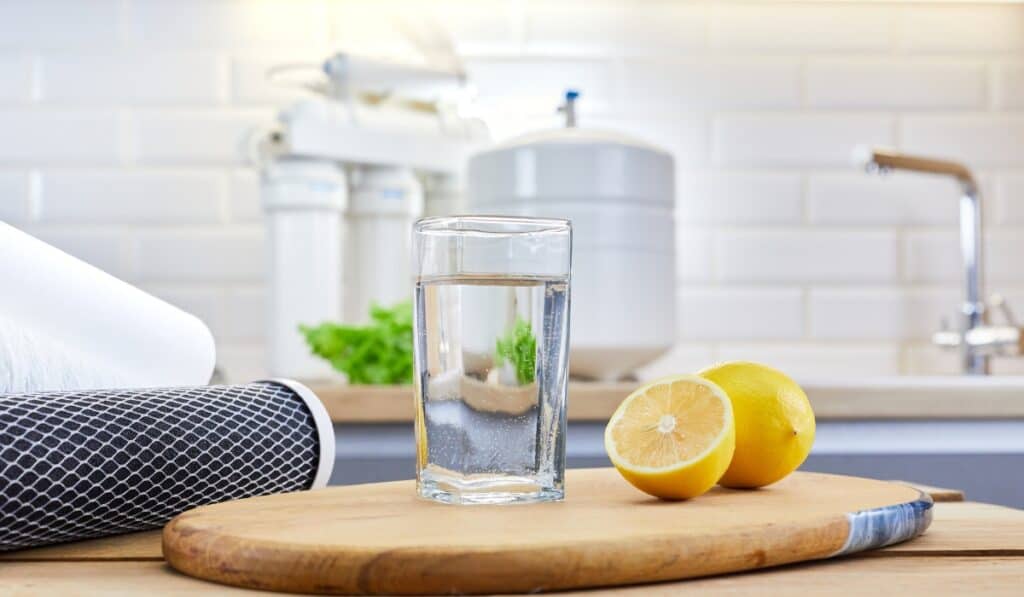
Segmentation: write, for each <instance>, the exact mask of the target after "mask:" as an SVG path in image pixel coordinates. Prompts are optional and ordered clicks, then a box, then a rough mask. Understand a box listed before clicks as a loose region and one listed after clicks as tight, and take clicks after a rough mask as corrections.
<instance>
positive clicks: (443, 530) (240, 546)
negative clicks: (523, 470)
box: [163, 469, 920, 594]
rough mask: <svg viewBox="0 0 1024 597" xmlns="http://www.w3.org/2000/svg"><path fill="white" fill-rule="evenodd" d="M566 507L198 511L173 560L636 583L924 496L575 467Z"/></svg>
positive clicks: (179, 529) (340, 497)
mask: <svg viewBox="0 0 1024 597" xmlns="http://www.w3.org/2000/svg"><path fill="white" fill-rule="evenodd" d="M566 487H567V499H566V501H565V502H562V503H551V504H538V505H528V506H512V507H453V506H446V505H442V504H436V503H433V502H427V501H423V500H419V499H417V498H416V497H415V492H414V486H413V484H412V482H411V481H403V482H396V483H381V484H373V485H356V486H350V487H337V488H329V489H324V490H318V491H311V492H303V493H295V494H287V495H276V496H268V497H262V498H252V499H247V500H240V501H236V502H231V503H226V504H218V505H214V506H205V507H202V508H197V509H195V510H192V511H190V512H187V513H185V514H182V515H181V516H179V517H177V518H175V519H174V520H172V521H171V522H170V523H168V524H167V526H166V527H165V528H164V535H163V551H164V556H165V557H166V559H167V561H168V563H170V564H171V565H172V566H173V567H175V568H177V569H178V570H181V571H183V572H185V573H187V574H190V575H193V576H197V577H199V578H204V579H209V580H214V581H217V582H223V583H227V584H232V585H238V586H245V587H252V588H260V589H276V590H284V591H295V592H322V593H330V592H336V593H377V594H380V593H402V594H418V593H424V592H428V593H450V592H465V593H489V592H499V591H508V592H531V591H538V590H552V589H567V588H579V587H592V586H607V585H622V584H634V583H640V582H652V581H663V580H672V579H681V578H689V577H696V576H705V575H712V574H718V573H724V572H733V571H739V570H747V569H751V568H761V567H767V566H776V565H779V564H786V563H791V562H798V561H802V560H808V559H815V558H823V557H827V556H829V555H832V554H834V553H835V552H836V551H837V550H839V549H840V548H841V547H842V546H843V544H844V542H845V541H846V538H847V534H848V528H849V527H848V522H847V518H846V514H847V513H852V512H857V511H862V510H871V509H876V508H881V507H884V506H890V505H894V504H902V503H908V502H912V501H915V500H916V499H918V497H919V496H920V493H919V492H918V491H917V490H916V489H913V488H911V487H907V486H903V485H897V484H892V483H887V482H883V481H873V480H868V479H857V478H852V477H841V476H835V475H822V474H815V473H796V474H793V475H791V476H790V477H789V478H787V479H786V480H784V481H782V482H780V483H778V484H776V485H774V486H771V487H769V488H765V489H761V490H756V491H737V490H728V489H723V488H716V489H714V490H712V492H710V493H709V494H707V495H705V496H702V497H700V498H697V499H694V500H690V501H686V502H663V501H658V500H655V499H652V498H650V497H648V496H646V495H644V494H641V493H639V492H638V491H636V490H634V489H633V488H632V487H630V486H629V485H628V484H626V483H625V482H623V481H622V479H621V478H619V477H618V474H617V473H616V472H615V471H614V470H613V469H583V470H571V471H569V472H568V476H567V483H566Z"/></svg>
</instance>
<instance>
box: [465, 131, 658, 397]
mask: <svg viewBox="0 0 1024 597" xmlns="http://www.w3.org/2000/svg"><path fill="white" fill-rule="evenodd" d="M466 201H467V205H468V207H469V210H470V211H472V212H474V213H491V214H499V215H527V216H537V217H559V218H568V219H569V220H570V221H571V222H572V225H573V269H572V322H571V325H572V328H571V330H570V355H571V356H570V360H569V362H570V368H571V373H572V374H573V375H574V376H577V377H586V378H592V379H601V380H612V379H619V378H621V377H623V376H626V375H628V374H629V373H631V372H632V371H633V370H634V369H636V368H637V367H639V366H641V365H644V364H646V363H648V362H650V361H652V360H654V359H655V358H657V357H658V356H659V355H661V354H662V353H664V352H665V351H667V350H668V349H669V348H671V346H672V344H673V341H674V339H675V329H676V327H675V322H676V313H675V281H676V276H675V271H676V268H675V223H674V220H673V214H674V211H675V180H674V164H673V159H672V156H671V155H670V154H669V153H667V152H666V151H663V150H661V149H658V148H657V147H654V146H651V145H648V144H646V143H644V142H642V141H638V140H636V139H632V138H630V137H627V136H623V135H620V134H617V133H613V132H607V131H598V130H588V129H579V128H565V129H556V130H551V131H543V132H539V133H533V134H529V135H526V136H523V137H519V138H517V139H513V140H511V141H509V142H506V143H503V144H501V145H499V146H497V147H495V148H493V149H490V150H487V151H484V152H482V153H479V154H477V155H475V156H474V157H473V158H472V159H470V162H469V168H468V173H467V190H466Z"/></svg>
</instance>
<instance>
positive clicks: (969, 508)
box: [0, 481, 1024, 562]
mask: <svg viewBox="0 0 1024 597" xmlns="http://www.w3.org/2000/svg"><path fill="white" fill-rule="evenodd" d="M893 483H902V484H904V485H910V486H912V487H914V488H916V489H917V490H919V491H922V492H924V493H927V494H928V495H930V496H931V498H932V499H933V500H935V502H943V503H944V504H943V506H942V507H938V508H936V511H935V521H936V522H941V523H942V524H940V525H938V526H939V530H938V531H936V530H935V528H934V527H935V525H933V527H932V529H930V530H929V532H928V534H927V535H926V536H925V537H923V538H921V539H919V540H917V541H914V542H913V543H904V544H900V545H894V546H892V547H887V548H885V549H882V550H879V551H877V552H875V553H877V554H879V555H884V554H886V553H888V552H890V551H894V550H901V551H903V550H906V551H929V550H930V551H935V550H944V551H946V552H951V553H957V552H958V551H960V550H962V551H963V553H975V552H982V551H984V550H991V551H992V552H993V553H1004V554H1005V553H1012V554H1018V555H1024V511H1022V510H1015V509H1013V508H1006V507H1003V506H993V505H991V504H978V503H966V504H957V503H955V502H962V501H963V492H961V491H959V490H956V489H945V488H941V487H932V486H930V485H922V484H920V483H908V482H906V481H893ZM945 502H950V503H952V504H951V505H949V506H947V505H945ZM991 527H999V529H1000V532H998V533H985V532H984V531H985V530H986V529H989V528H991ZM161 533H162V531H160V530H156V531H142V532H139V533H128V534H125V535H116V536H113V537H103V538H101V539H86V540H83V541H74V542H71V543H61V544H58V545H49V546H46V547H35V548H31V549H21V550H18V551H9V552H4V553H0V562H3V561H8V562H106V561H117V560H123V561H163V559H164V557H163V550H162V549H161V545H160V543H161V539H162V535H161Z"/></svg>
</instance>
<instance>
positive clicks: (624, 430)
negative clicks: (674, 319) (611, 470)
mask: <svg viewBox="0 0 1024 597" xmlns="http://www.w3.org/2000/svg"><path fill="white" fill-rule="evenodd" d="M604 441H605V449H606V451H607V452H608V456H609V458H610V459H611V461H612V464H614V465H615V468H616V469H618V471H619V473H620V474H622V476H623V477H624V478H625V479H626V480H627V481H629V482H630V483H632V484H633V485H634V486H635V487H637V488H638V489H640V490H641V491H644V492H646V493H649V494H651V495H655V496H657V497H661V498H669V499H685V498H691V497H695V496H698V495H700V494H702V493H704V492H706V491H707V490H708V489H710V488H711V487H712V486H714V484H715V483H716V482H718V479H719V478H720V477H721V476H722V474H723V473H724V472H725V470H726V469H727V468H728V466H729V462H730V460H731V458H732V454H733V450H734V448H735V441H736V440H735V425H734V422H733V413H732V405H731V403H730V401H729V398H728V396H727V395H726V394H725V392H723V391H722V389H721V388H719V387H718V386H717V385H715V384H714V383H713V382H710V381H708V380H706V379H703V378H700V377H698V376H693V375H683V376H676V377H670V378H665V379H660V380H657V381H654V382H651V383H649V384H647V385H645V386H643V387H641V388H639V389H637V390H636V391H634V392H633V393H632V394H630V395H629V397H627V398H626V399H625V400H624V401H623V402H622V404H620V405H619V407H618V409H616V411H615V413H614V414H613V415H612V417H611V419H610V420H609V421H608V426H607V427H606V428H605V439H604Z"/></svg>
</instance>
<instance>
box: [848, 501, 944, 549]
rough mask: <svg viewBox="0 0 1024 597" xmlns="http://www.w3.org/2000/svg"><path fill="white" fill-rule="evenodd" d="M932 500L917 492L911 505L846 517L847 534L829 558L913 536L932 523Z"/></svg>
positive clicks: (875, 509)
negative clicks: (848, 531)
mask: <svg viewBox="0 0 1024 597" xmlns="http://www.w3.org/2000/svg"><path fill="white" fill-rule="evenodd" d="M934 504H935V503H934V502H933V501H932V497H931V496H930V495H928V494H926V493H921V494H919V495H918V498H917V499H916V500H914V501H913V502H907V503H905V504H894V505H892V506H883V507H881V508H874V509H872V510H861V511H859V512H854V513H852V514H847V515H846V519H847V521H849V523H850V534H849V535H848V536H847V537H846V544H845V545H843V547H842V548H840V549H839V551H837V552H835V553H834V554H832V555H833V556H842V555H846V554H850V553H856V552H858V551H864V550H868V549H877V548H879V547H885V546H887V545H893V544H894V543H901V542H903V541H907V540H909V539H913V538H914V537H917V536H918V535H920V534H921V533H923V532H924V531H925V529H927V528H928V526H929V525H930V524H931V523H932V506H934Z"/></svg>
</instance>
